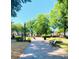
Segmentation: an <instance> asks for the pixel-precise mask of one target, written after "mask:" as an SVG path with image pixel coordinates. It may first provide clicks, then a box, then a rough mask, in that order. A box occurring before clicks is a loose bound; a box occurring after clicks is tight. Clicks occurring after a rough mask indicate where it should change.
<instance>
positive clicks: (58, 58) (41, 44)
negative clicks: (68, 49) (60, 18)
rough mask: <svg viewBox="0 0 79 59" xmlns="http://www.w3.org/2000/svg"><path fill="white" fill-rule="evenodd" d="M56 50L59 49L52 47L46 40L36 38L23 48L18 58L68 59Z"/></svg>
mask: <svg viewBox="0 0 79 59" xmlns="http://www.w3.org/2000/svg"><path fill="white" fill-rule="evenodd" d="M58 50H61V49H59V48H56V47H53V48H52V47H51V46H50V45H49V44H48V43H46V41H44V40H42V39H40V38H37V39H36V40H33V41H32V43H31V44H29V45H28V48H25V50H24V53H23V54H22V55H21V56H20V58H19V59H68V58H67V56H65V55H64V54H58V53H57V52H58ZM59 53H60V52H59Z"/></svg>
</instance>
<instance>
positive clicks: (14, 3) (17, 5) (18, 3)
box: [11, 0, 31, 17]
mask: <svg viewBox="0 0 79 59" xmlns="http://www.w3.org/2000/svg"><path fill="white" fill-rule="evenodd" d="M26 2H31V0H11V16H12V17H16V16H17V14H16V12H18V11H19V10H21V7H22V3H26Z"/></svg>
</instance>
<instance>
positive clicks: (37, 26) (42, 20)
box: [33, 14, 50, 35]
mask: <svg viewBox="0 0 79 59" xmlns="http://www.w3.org/2000/svg"><path fill="white" fill-rule="evenodd" d="M33 29H34V31H35V32H36V33H37V34H38V35H42V34H48V33H50V27H49V20H48V16H46V15H44V14H40V15H38V17H37V18H36V21H35V23H34V24H33Z"/></svg>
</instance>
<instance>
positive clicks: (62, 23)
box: [50, 0, 68, 35]
mask: <svg viewBox="0 0 79 59" xmlns="http://www.w3.org/2000/svg"><path fill="white" fill-rule="evenodd" d="M50 25H51V26H52V27H56V28H58V29H63V32H64V35H65V32H66V31H67V29H68V0H58V3H57V4H56V5H55V7H54V9H52V10H51V12H50Z"/></svg>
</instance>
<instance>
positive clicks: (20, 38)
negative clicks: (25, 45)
mask: <svg viewBox="0 0 79 59" xmlns="http://www.w3.org/2000/svg"><path fill="white" fill-rule="evenodd" d="M15 39H16V41H23V38H22V37H21V36H16V37H15Z"/></svg>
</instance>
